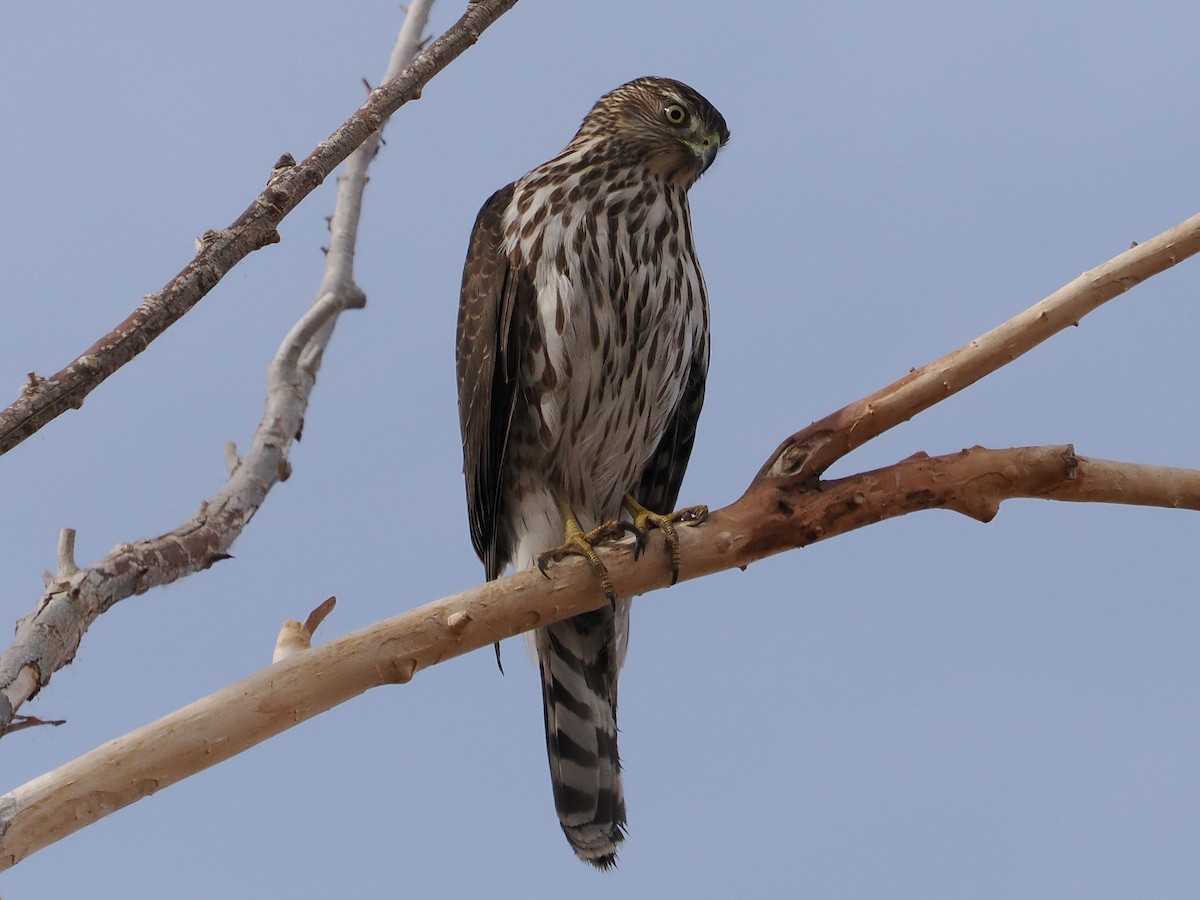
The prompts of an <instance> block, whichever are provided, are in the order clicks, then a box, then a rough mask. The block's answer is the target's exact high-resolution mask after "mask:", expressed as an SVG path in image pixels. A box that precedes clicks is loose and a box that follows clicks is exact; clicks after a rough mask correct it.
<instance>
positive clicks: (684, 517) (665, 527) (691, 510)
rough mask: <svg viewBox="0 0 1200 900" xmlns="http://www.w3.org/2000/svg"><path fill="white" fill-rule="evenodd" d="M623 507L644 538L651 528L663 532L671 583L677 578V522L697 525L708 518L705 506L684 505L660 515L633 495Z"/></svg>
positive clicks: (626, 498)
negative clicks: (668, 559) (669, 561)
mask: <svg viewBox="0 0 1200 900" xmlns="http://www.w3.org/2000/svg"><path fill="white" fill-rule="evenodd" d="M625 508H626V509H627V510H629V514H630V515H631V516H633V526H634V527H635V528H636V529H637V530H638V533H639V534H641V535H642V536H643V540H644V539H645V534H646V532H647V531H649V530H650V529H651V528H657V529H658V530H659V531H661V532H662V533H663V539H664V540H665V541H666V543H667V551H668V552H669V553H670V554H671V584H674V583H675V582H677V581H678V580H679V563H680V560H679V534H678V533H677V532H676V531H675V526H676V525H678V524H686V525H699V524H700V523H701V522H703V521H704V520H705V519H707V518H708V507H707V506H685V507H684V508H683V509H680V510H676V511H675V512H673V513H667V514H665V515H660V514H659V513H653V512H650V510H648V509H646V507H644V506H642V504H640V503H638V502H637V501H636V500H635V499H633V497H631V496H628V495H627V496H626V497H625Z"/></svg>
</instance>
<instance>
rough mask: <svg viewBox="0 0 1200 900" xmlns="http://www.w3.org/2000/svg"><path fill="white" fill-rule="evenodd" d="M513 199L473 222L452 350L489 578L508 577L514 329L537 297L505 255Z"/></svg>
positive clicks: (496, 197)
mask: <svg viewBox="0 0 1200 900" xmlns="http://www.w3.org/2000/svg"><path fill="white" fill-rule="evenodd" d="M512 195H513V186H512V185H511V184H510V185H508V186H506V187H504V188H501V189H500V190H499V191H497V192H496V193H494V194H493V195H492V196H491V197H490V198H488V201H487V202H486V203H484V205H483V208H482V209H481V210H480V211H479V215H478V217H476V219H475V227H474V229H473V230H472V232H471V241H470V245H469V246H468V249H467V259H466V263H465V264H464V266H463V280H462V294H461V299H460V303H459V307H458V334H457V341H456V348H455V349H456V352H455V357H456V363H457V374H458V414H459V425H460V427H461V429H462V442H463V476H464V478H465V479H466V487H467V516H468V518H469V520H470V526H471V543H472V544H473V545H474V547H475V552H476V553H477V554H478V555H479V558H480V559H481V560H482V561H483V565H484V569H485V571H486V574H487V577H488V578H489V579H492V578H496V577H498V576H499V575H500V573H501V572H503V570H504V567H505V566H506V565H507V564H508V562H509V557H510V554H511V549H512V548H511V547H509V536H508V535H507V533H506V529H505V528H504V527H503V515H504V510H503V509H502V505H503V500H504V496H503V487H504V475H505V472H504V469H505V461H506V455H507V451H508V439H509V433H510V429H511V425H512V415H513V409H514V405H515V402H516V397H517V391H516V380H517V360H519V358H520V356H519V350H520V348H519V347H518V346H516V341H517V338H518V332H519V330H520V329H518V328H513V327H512V323H513V318H514V316H513V311H514V309H515V308H516V306H517V305H518V304H519V303H521V302H523V301H525V302H532V295H533V289H532V283H531V282H530V280H529V277H528V274H527V272H526V271H525V270H524V269H522V268H521V267H514V266H513V264H512V262H511V261H510V260H509V259H507V258H506V257H505V255H504V253H503V247H502V245H503V239H504V213H505V210H506V209H507V208H508V205H509V203H510V202H511V201H512Z"/></svg>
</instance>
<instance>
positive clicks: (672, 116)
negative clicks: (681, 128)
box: [663, 103, 688, 125]
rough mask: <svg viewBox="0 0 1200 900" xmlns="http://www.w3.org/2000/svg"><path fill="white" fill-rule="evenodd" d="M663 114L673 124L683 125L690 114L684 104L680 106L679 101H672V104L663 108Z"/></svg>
mask: <svg viewBox="0 0 1200 900" xmlns="http://www.w3.org/2000/svg"><path fill="white" fill-rule="evenodd" d="M663 116H664V117H665V118H666V120H667V121H668V122H670V123H671V124H672V125H682V124H683V123H684V122H686V121H687V117H688V114H687V110H686V109H684V108H683V107H682V106H680V105H679V104H678V103H672V104H671V105H670V106H668V107H667V108H666V109H664V110H663Z"/></svg>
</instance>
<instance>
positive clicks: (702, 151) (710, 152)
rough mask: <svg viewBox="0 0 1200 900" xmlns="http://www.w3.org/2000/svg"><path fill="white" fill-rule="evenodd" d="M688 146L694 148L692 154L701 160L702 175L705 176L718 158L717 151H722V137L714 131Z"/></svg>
mask: <svg viewBox="0 0 1200 900" xmlns="http://www.w3.org/2000/svg"><path fill="white" fill-rule="evenodd" d="M688 146H689V147H691V148H692V152H693V153H695V154H696V158H697V159H698V160H700V173H701V174H703V173H704V172H705V171H707V170H708V167H709V166H711V165H712V164H713V160H715V159H716V158H717V151H718V150H720V149H721V136H720V135H719V134H717V133H716V132H715V131H714V132H711V133H709V134H706V135H705V136H704V137H702V138H700V139H699V140H697V141H695V142H692V143H689V144H688Z"/></svg>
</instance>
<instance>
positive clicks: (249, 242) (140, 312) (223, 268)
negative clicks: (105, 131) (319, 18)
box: [0, 0, 516, 454]
mask: <svg viewBox="0 0 1200 900" xmlns="http://www.w3.org/2000/svg"><path fill="white" fill-rule="evenodd" d="M515 4H516V0H471V2H470V3H469V4H468V6H467V10H466V12H465V13H463V15H462V18H460V19H459V20H458V21H457V22H456V23H455V24H454V26H453V27H451V28H450V29H449V30H447V31H446V33H445V34H443V35H442V36H441V37H440V38H438V39H437V40H436V41H434V42H433V43H432V44H431V45H430V46H429V48H428V49H427V50H425V51H424V52H423V53H421V54H420V56H419V57H418V58H416V59H414V60H413V61H412V63H411V65H409V66H407V68H405V69H404V70H403V72H401V73H400V74H399V75H397V76H396V77H395V78H392V79H391V80H390V81H388V82H387V83H386V84H384V85H382V86H381V87H379V88H377V89H376V90H374V91H372V92H371V95H370V96H369V97H368V98H367V100H366V102H365V103H364V104H363V105H362V106H361V107H360V108H359V109H358V111H357V112H355V113H354V115H352V116H351V117H350V118H349V119H347V120H346V122H345V123H343V124H342V126H341V127H340V128H338V129H337V131H335V132H334V133H333V134H331V135H330V136H329V137H328V138H326V139H325V140H324V141H322V142H321V143H320V144H318V145H317V147H316V149H315V150H313V151H312V153H310V154H309V155H308V157H307V158H306V159H305V160H304V161H303V162H301V163H299V164H296V165H290V166H289V165H282V164H276V168H275V169H274V170H273V172H272V174H271V179H270V181H269V183H268V185H267V188H266V189H265V190H264V191H263V192H262V193H261V194H259V195H258V197H257V198H255V200H254V202H253V203H251V204H250V206H249V207H248V208H247V209H246V211H245V212H243V213H242V214H241V215H240V216H239V217H238V218H237V219H236V220H234V222H233V223H232V224H230V225H229V226H228V227H227V228H225V229H224V230H222V231H209V232H206V233H205V235H204V237H203V238H201V240H200V242H199V243H200V246H199V249H198V252H197V253H196V256H195V257H194V258H193V259H192V261H191V262H189V263H188V264H187V265H186V266H185V267H184V268H183V270H182V271H181V272H180V273H179V274H178V275H176V276H175V277H174V278H173V279H171V281H170V282H168V283H167V285H166V286H165V287H164V288H163V289H162V290H160V291H159V292H158V293H156V294H151V295H149V296H147V297H145V298H144V299H143V300H142V302H141V304H140V305H139V306H138V308H137V309H135V310H134V311H133V312H132V313H130V315H129V316H128V317H127V318H126V319H125V321H123V322H121V324H119V325H118V326H117V327H116V328H114V329H113V330H112V331H110V332H109V333H108V334H106V335H104V337H102V338H100V340H98V341H96V343H94V344H93V345H92V346H91V347H89V348H88V349H87V350H86V351H84V353H83V354H81V355H80V356H79V357H78V358H77V359H75V360H74V361H73V362H72V363H70V364H69V365H67V366H66V368H64V369H62V371H60V372H57V373H56V374H54V375H50V376H48V377H41V376H38V375H37V374H35V373H32V372H31V373H30V374H29V381H28V383H27V384H26V385H25V387H24V389H23V390H22V391H21V395H20V397H18V398H17V399H16V400H15V401H14V402H13V403H12V404H11V405H10V406H9V407H8V408H7V409H4V410H2V411H0V454H3V453H6V452H8V451H9V450H11V449H12V448H13V447H15V446H16V445H17V444H19V443H21V441H23V440H25V439H26V438H27V437H29V436H30V435H32V434H34V433H35V432H37V430H38V429H39V428H41V427H42V426H43V425H45V424H46V423H47V422H50V421H52V420H53V419H55V418H56V417H58V416H59V415H61V414H62V413H64V412H66V411H67V410H68V409H78V408H79V407H80V406H82V405H83V401H84V398H85V397H87V395H88V394H89V393H91V392H92V390H93V389H95V388H96V386H97V385H99V384H100V383H101V382H102V381H104V380H105V379H106V378H108V377H109V376H110V375H112V374H113V373H114V372H116V371H117V369H119V368H120V367H121V366H123V365H125V363H127V362H129V361H130V360H131V359H133V358H134V357H135V356H137V355H138V354H139V353H141V352H142V351H143V350H145V349H146V347H148V346H149V344H150V342H151V341H153V340H154V339H155V338H156V337H158V336H159V335H160V334H162V333H163V332H164V331H165V330H166V329H167V328H168V327H170V326H171V325H172V324H174V323H175V322H176V321H178V320H179V319H180V318H181V317H182V316H183V315H184V314H185V313H186V312H187V311H188V310H189V309H191V308H192V307H193V306H195V305H196V304H197V303H198V302H199V301H200V299H201V298H202V297H203V296H204V295H205V294H207V293H208V292H209V291H210V290H212V289H213V287H215V286H216V284H217V282H219V281H220V280H221V279H222V278H223V277H224V276H225V275H226V274H227V273H228V272H229V270H230V269H232V268H233V267H234V266H235V265H237V263H239V262H240V261H241V260H242V259H244V258H245V257H247V256H248V255H250V254H251V253H253V252H254V251H255V250H258V249H260V248H262V247H265V246H267V245H269V244H273V243H275V242H277V241H278V240H279V233H278V231H277V230H276V229H277V227H278V225H279V223H280V222H281V221H282V220H283V218H284V217H285V216H286V215H287V214H288V213H290V212H291V211H292V210H293V209H295V208H296V206H298V205H299V203H300V201H301V200H303V199H304V198H305V197H307V196H308V195H309V194H310V193H311V192H312V191H313V190H314V189H316V187H317V186H318V185H319V184H321V182H323V181H324V180H325V179H326V178H327V177H328V176H329V175H330V174H331V173H332V172H333V170H334V169H335V168H337V166H338V165H339V164H340V163H341V162H342V161H343V160H345V159H346V158H347V157H348V156H349V155H350V154H351V153H352V152H353V151H354V150H355V148H357V147H359V146H361V145H362V144H363V143H364V142H365V141H366V140H367V139H368V138H369V137H370V136H371V135H373V134H376V133H378V131H379V129H380V128H382V127H383V124H384V122H386V121H387V118H388V117H389V116H390V115H392V113H394V112H395V111H396V110H397V109H399V108H400V107H401V106H403V105H404V104H405V103H407V102H408V101H410V100H415V99H417V98H418V97H420V96H421V90H422V88H424V86H425V84H426V83H428V81H429V80H430V79H431V78H432V77H433V76H434V75H436V74H437V73H438V72H440V71H441V70H442V69H444V68H445V67H446V66H447V65H448V64H449V63H450V62H451V61H453V60H454V59H455V58H456V57H457V56H458V55H459V54H461V53H462V52H463V51H464V50H466V49H467V48H468V47H470V46H471V45H472V44H474V43H475V42H476V41H477V40H479V36H480V34H482V33H483V31H484V30H485V29H486V28H487V27H488V26H489V25H491V24H492V23H493V22H495V21H496V19H498V18H499V17H500V16H501V15H502V14H504V13H505V12H507V11H508V10H509V9H511V8H512V7H513V6H514V5H515ZM413 6H414V8H415V7H416V6H417V4H413ZM425 9H426V12H427V11H428V4H425ZM422 27H424V26H422ZM419 43H420V40H419V34H418V36H416V37H414V38H413V39H412V40H411V41H410V42H409V45H411V46H417V45H419ZM281 163H282V160H281Z"/></svg>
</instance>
